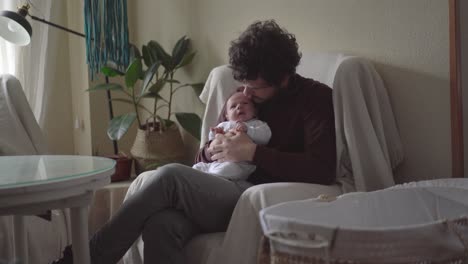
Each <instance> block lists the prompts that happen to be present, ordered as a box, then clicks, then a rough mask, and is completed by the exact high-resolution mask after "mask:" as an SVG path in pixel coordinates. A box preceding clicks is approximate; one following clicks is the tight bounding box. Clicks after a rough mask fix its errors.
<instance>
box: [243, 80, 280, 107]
mask: <svg viewBox="0 0 468 264" xmlns="http://www.w3.org/2000/svg"><path fill="white" fill-rule="evenodd" d="M243 85H244V91H243V93H244V95H245V96H247V97H248V98H249V99H251V100H252V101H253V102H254V103H256V104H261V103H264V102H266V101H268V100H269V99H271V98H272V97H273V96H274V95H275V94H276V92H277V91H278V87H275V86H273V85H271V84H268V83H267V82H266V81H265V80H263V79H262V78H261V77H258V78H257V79H255V80H246V81H244V82H243Z"/></svg>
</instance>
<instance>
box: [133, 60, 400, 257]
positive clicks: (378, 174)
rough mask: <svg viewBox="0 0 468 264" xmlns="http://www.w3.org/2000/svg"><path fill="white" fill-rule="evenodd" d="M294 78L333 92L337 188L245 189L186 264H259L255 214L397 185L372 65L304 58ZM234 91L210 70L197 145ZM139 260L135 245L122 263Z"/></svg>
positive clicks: (225, 76) (221, 71)
mask: <svg viewBox="0 0 468 264" xmlns="http://www.w3.org/2000/svg"><path fill="white" fill-rule="evenodd" d="M297 71H298V73H299V74H301V75H303V76H305V77H311V78H313V79H316V80H318V81H321V82H323V83H325V84H327V85H329V86H330V87H333V89H334V95H333V97H334V108H335V119H336V120H335V122H336V124H335V125H336V135H337V155H338V160H337V161H338V162H337V184H335V185H332V186H323V185H317V184H305V183H272V184H263V185H257V186H253V187H251V188H249V189H248V190H246V191H245V192H244V194H243V195H242V196H241V198H240V199H239V201H238V203H237V205H236V208H235V210H234V212H233V215H232V218H231V221H230V223H229V227H228V229H227V231H226V232H225V233H212V234H202V235H198V236H196V237H195V238H193V239H192V241H191V242H189V244H188V245H187V246H186V248H185V250H184V253H185V254H186V255H187V259H188V260H189V263H191V264H205V263H209V264H217V263H224V264H228V263H229V264H230V263H232V264H239V263H243V264H253V263H256V257H257V249H258V245H259V242H260V237H261V235H262V231H261V227H260V222H259V216H258V212H259V211H260V210H261V209H263V208H265V207H268V206H271V205H274V204H278V203H281V202H286V201H292V200H302V199H309V198H314V197H317V196H318V195H320V194H326V195H334V196H336V195H339V194H341V193H343V192H350V191H355V190H358V191H370V190H377V189H382V188H386V187H390V186H392V185H394V181H393V170H394V169H395V168H396V167H397V165H398V164H400V163H401V162H402V160H403V148H402V144H401V141H400V137H399V134H398V131H397V128H396V124H395V120H394V117H393V113H392V109H391V106H390V102H389V99H388V96H387V92H386V90H385V87H384V84H383V82H382V80H381V78H380V76H379V75H378V74H377V72H376V71H375V69H374V67H373V66H372V64H371V63H369V62H368V61H366V60H365V59H362V58H357V57H352V56H345V55H343V54H327V53H321V54H306V55H304V56H303V58H302V60H301V64H300V66H299V67H298V70H297ZM238 86H239V83H237V82H236V81H234V80H233V78H232V74H231V71H230V69H229V67H227V66H226V65H225V66H220V67H217V68H215V69H213V70H212V71H211V73H210V75H209V77H208V80H207V82H206V84H205V88H204V90H203V92H202V94H201V95H200V99H201V100H202V101H203V102H205V103H206V110H205V115H204V118H203V125H202V140H201V145H203V144H204V143H205V142H206V138H207V135H208V128H209V127H210V126H212V125H213V124H215V122H216V119H217V116H218V113H219V112H220V110H221V107H222V104H223V103H224V101H225V99H226V97H227V96H228V95H229V94H230V93H231V92H232V89H235V88H236V87H238ZM142 184H143V183H142ZM142 256H143V242H142V240H141V239H139V240H138V241H137V242H136V243H135V244H134V245H133V246H132V248H131V249H130V250H129V251H128V252H127V254H126V255H125V257H124V263H125V264H139V263H142Z"/></svg>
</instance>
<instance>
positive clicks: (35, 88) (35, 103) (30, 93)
mask: <svg viewBox="0 0 468 264" xmlns="http://www.w3.org/2000/svg"><path fill="white" fill-rule="evenodd" d="M28 2H30V4H31V8H30V10H29V11H30V14H32V15H34V16H37V17H40V18H43V19H45V20H50V14H51V8H52V0H40V1H37V0H33V1H28ZM22 3H24V1H22ZM19 4H21V3H20V2H19V1H17V0H2V1H1V2H0V8H1V10H10V11H16V6H17V5H19ZM29 21H30V23H31V26H32V31H33V34H32V38H31V43H30V44H29V45H27V46H23V47H19V46H14V45H12V44H10V43H8V42H6V41H5V40H1V41H0V60H1V61H2V65H1V66H0V73H10V74H12V75H14V76H16V77H17V78H18V80H20V82H21V84H22V86H23V89H24V93H25V94H26V98H27V99H28V101H29V104H30V105H31V109H32V110H33V113H34V116H35V117H36V119H37V121H38V123H39V126H40V127H41V128H43V126H44V118H45V116H44V114H43V113H44V112H45V111H44V109H45V108H46V106H47V98H48V86H50V85H48V83H49V82H50V79H51V78H50V77H49V76H52V74H53V72H54V71H53V66H54V65H50V64H51V63H53V62H54V60H48V59H47V58H48V51H49V50H51V47H50V46H49V44H53V43H54V35H53V34H49V26H47V25H46V24H44V23H41V22H37V21H31V20H29ZM46 68H47V71H46Z"/></svg>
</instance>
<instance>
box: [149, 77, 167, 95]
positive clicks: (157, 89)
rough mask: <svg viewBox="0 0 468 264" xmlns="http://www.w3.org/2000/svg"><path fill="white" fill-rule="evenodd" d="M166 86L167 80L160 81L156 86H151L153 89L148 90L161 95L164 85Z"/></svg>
mask: <svg viewBox="0 0 468 264" xmlns="http://www.w3.org/2000/svg"><path fill="white" fill-rule="evenodd" d="M165 84H166V79H159V80H157V81H156V83H155V84H153V85H151V87H150V88H149V89H148V91H150V92H151V93H154V94H159V92H160V91H161V90H162V88H164V85H165Z"/></svg>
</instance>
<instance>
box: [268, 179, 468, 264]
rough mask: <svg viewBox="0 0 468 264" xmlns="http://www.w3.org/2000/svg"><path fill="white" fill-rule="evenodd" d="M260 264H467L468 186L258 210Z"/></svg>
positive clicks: (371, 194) (372, 194)
mask: <svg viewBox="0 0 468 264" xmlns="http://www.w3.org/2000/svg"><path fill="white" fill-rule="evenodd" d="M465 181H466V180H465ZM260 216H261V222H262V227H263V231H264V234H265V236H266V237H267V238H268V240H265V243H264V245H263V247H262V252H261V254H260V261H259V262H260V263H262V264H266V263H268V264H270V263H275V264H279V263H392V264H397V263H398V264H399V263H420V264H426V263H454V264H455V263H467V261H468V258H467V256H468V190H466V189H462V188H455V187H434V186H430V187H412V188H400V189H396V188H393V189H386V190H381V191H375V192H369V193H350V194H345V195H342V196H339V197H338V198H337V199H336V200H335V199H334V198H330V197H319V198H316V199H311V200H302V201H294V202H288V203H283V204H279V205H276V206H271V207H268V208H265V209H263V210H262V211H261V212H260Z"/></svg>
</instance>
